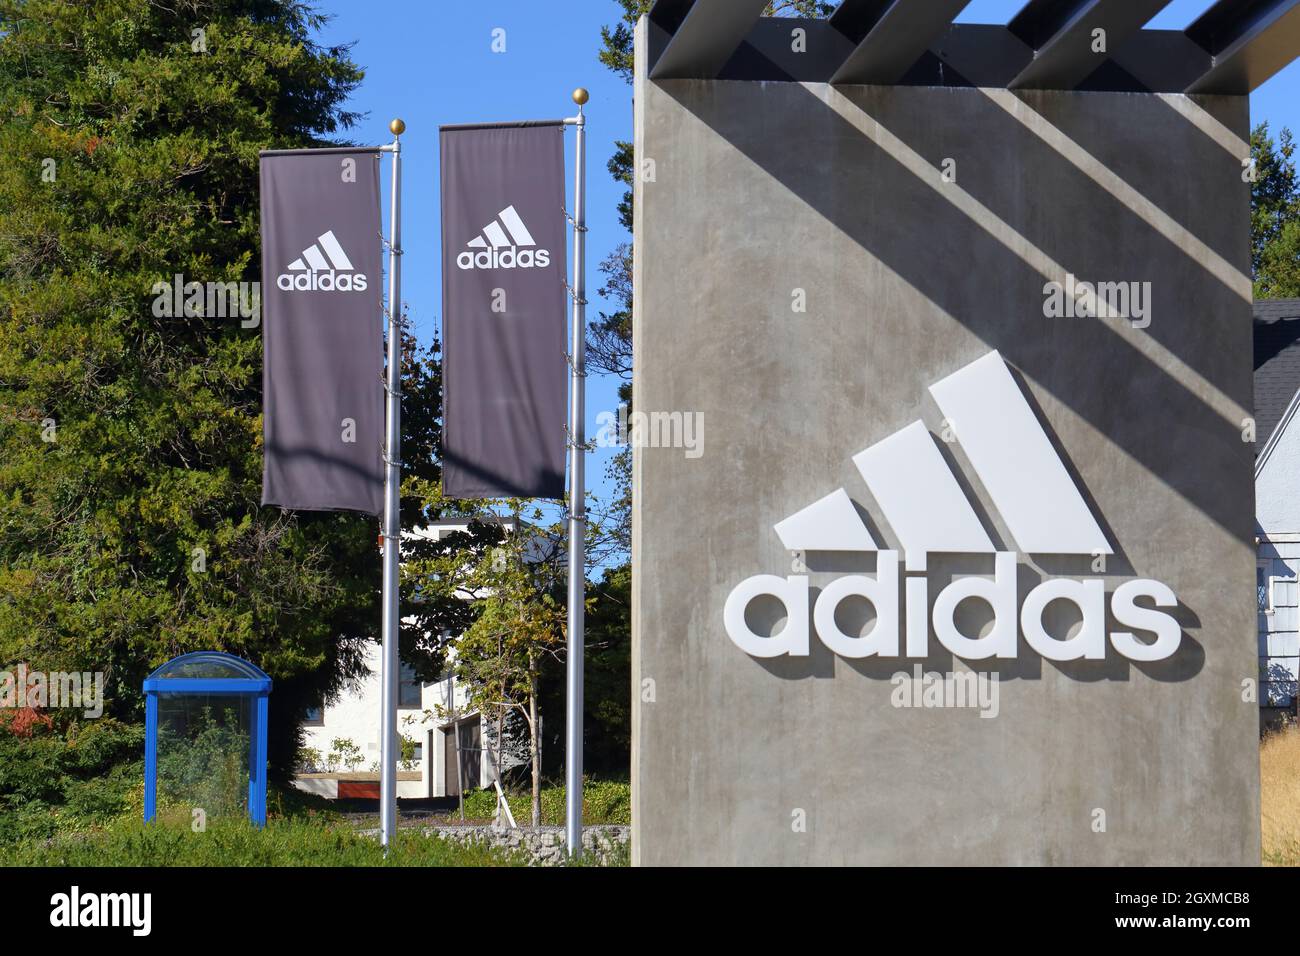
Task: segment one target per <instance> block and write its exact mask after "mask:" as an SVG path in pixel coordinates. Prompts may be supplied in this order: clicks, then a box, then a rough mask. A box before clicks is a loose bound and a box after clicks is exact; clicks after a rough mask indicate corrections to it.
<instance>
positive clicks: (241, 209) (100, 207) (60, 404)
mask: <svg viewBox="0 0 1300 956" xmlns="http://www.w3.org/2000/svg"><path fill="white" fill-rule="evenodd" d="M323 23H324V18H323V17H322V16H320V15H319V14H317V13H315V12H313V11H312V9H311V8H310V7H308V6H307V5H305V4H302V3H298V2H292V0H176V2H174V3H170V4H162V3H157V2H150V0H96V2H94V3H67V2H64V0H0V157H3V161H2V162H0V663H5V664H8V663H11V662H15V661H19V660H26V661H28V662H30V663H31V664H32V666H34V667H39V668H42V669H47V670H48V669H64V670H74V669H75V670H102V671H105V672H106V674H107V680H108V698H109V700H108V703H109V710H110V712H111V713H113V714H115V715H116V716H119V717H124V718H126V719H128V720H138V719H139V716H140V713H141V697H140V682H141V679H142V678H143V677H144V676H145V674H147V673H148V671H149V670H150V669H151V668H152V667H153V666H155V665H157V664H159V663H161V662H162V661H164V660H166V659H168V658H169V657H171V656H173V655H175V654H178V653H181V652H184V651H190V650H195V649H201V648H218V649H222V650H226V651H230V652H232V653H235V654H238V655H240V656H243V657H247V658H249V659H251V660H253V661H255V662H257V663H258V664H260V665H261V666H262V667H263V668H264V669H265V670H266V671H268V672H269V673H270V674H271V676H272V677H273V678H274V679H275V681H276V690H275V693H274V694H273V695H272V700H271V733H272V741H271V746H272V762H273V767H276V768H280V769H285V770H287V769H289V768H291V766H292V763H293V757H294V754H295V751H296V749H297V745H298V741H297V736H298V734H297V731H298V722H299V717H300V715H301V712H302V709H303V707H304V706H306V705H307V704H308V703H312V702H315V701H318V700H320V699H321V698H323V697H325V696H327V695H329V694H330V693H331V692H332V691H333V690H334V689H336V688H337V687H338V685H339V682H340V681H341V680H342V679H343V678H344V677H346V676H347V675H348V674H349V673H350V672H351V671H352V670H353V669H355V666H356V662H357V657H358V651H359V646H358V642H357V639H358V638H361V637H365V636H368V635H372V634H373V632H374V630H375V628H376V622H377V621H378V618H379V613H378V606H377V605H378V601H377V592H378V586H379V561H378V556H377V552H376V549H375V532H376V525H375V522H374V520H373V519H371V518H367V517H361V516H356V515H348V514H299V515H294V514H289V513H285V512H281V511H280V510H278V509H271V508H262V507H260V506H259V498H260V486H261V470H262V455H261V418H260V414H261V347H262V346H261V338H260V329H259V328H257V327H245V325H246V324H247V323H245V322H242V321H241V320H240V319H239V318H238V317H235V318H218V317H213V316H205V317H188V318H187V317H178V318H167V317H159V316H157V315H155V310H154V309H153V308H152V304H153V298H154V294H153V291H152V290H153V287H154V285H155V283H158V282H160V281H163V282H170V281H171V278H172V276H174V275H175V274H178V273H179V274H183V275H184V276H185V277H186V280H187V281H189V280H198V281H204V282H206V281H214V282H227V281H228V282H240V281H250V282H251V281H256V280H258V279H259V261H258V258H259V257H258V195H257V189H258V175H257V166H258V151H259V150H261V149H266V148H290V147H308V146H317V145H327V144H331V143H335V142H336V141H337V140H336V137H337V136H338V134H340V133H341V132H342V131H343V130H345V129H347V128H348V127H349V126H350V125H352V123H353V122H354V120H355V119H356V117H355V116H354V115H353V114H351V113H349V112H347V111H346V110H345V109H344V106H343V104H344V103H345V101H346V99H347V97H348V95H349V93H350V92H351V91H352V90H353V89H354V88H355V87H356V86H357V84H358V83H359V82H360V80H361V77H362V72H361V70H360V69H359V68H358V67H357V66H356V64H354V63H353V62H352V60H351V59H350V57H349V55H348V51H347V49H346V48H344V47H326V46H321V45H319V44H318V43H317V42H316V41H315V40H314V37H315V36H316V34H317V32H318V30H319V28H320V27H321V25H322V24H323Z"/></svg>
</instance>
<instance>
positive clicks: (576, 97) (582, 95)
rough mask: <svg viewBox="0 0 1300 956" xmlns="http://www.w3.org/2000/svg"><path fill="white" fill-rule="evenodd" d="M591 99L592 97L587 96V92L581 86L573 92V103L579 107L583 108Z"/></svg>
mask: <svg viewBox="0 0 1300 956" xmlns="http://www.w3.org/2000/svg"><path fill="white" fill-rule="evenodd" d="M590 98H591V97H590V96H589V95H588V94H587V91H586V90H585V89H583V88H582V87H581V86H580V87H578V88H577V89H576V90H574V91H573V102H575V103H577V104H578V105H579V106H582V105H583V104H584V103H586V102H587V100H589V99H590Z"/></svg>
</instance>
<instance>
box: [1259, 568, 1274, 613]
mask: <svg viewBox="0 0 1300 956" xmlns="http://www.w3.org/2000/svg"><path fill="white" fill-rule="evenodd" d="M1272 563H1273V562H1271V561H1268V560H1261V561H1257V562H1256V563H1255V602H1256V605H1257V606H1258V607H1259V611H1260V613H1261V614H1272V613H1273V582H1274V581H1275V580H1276V578H1274V577H1273V575H1272V574H1271V573H1270V572H1271V571H1272V567H1271V565H1272Z"/></svg>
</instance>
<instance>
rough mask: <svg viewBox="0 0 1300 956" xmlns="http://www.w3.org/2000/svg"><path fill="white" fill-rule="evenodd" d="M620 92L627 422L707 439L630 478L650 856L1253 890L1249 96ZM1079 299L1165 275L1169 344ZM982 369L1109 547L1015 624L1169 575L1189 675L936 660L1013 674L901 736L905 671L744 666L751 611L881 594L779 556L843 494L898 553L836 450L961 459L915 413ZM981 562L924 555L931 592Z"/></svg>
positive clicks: (737, 89) (921, 715) (651, 462)
mask: <svg viewBox="0 0 1300 956" xmlns="http://www.w3.org/2000/svg"><path fill="white" fill-rule="evenodd" d="M641 40H642V42H643V41H644V37H642V38H641ZM635 97H636V110H637V113H636V147H637V168H638V170H640V171H641V177H640V181H639V182H638V183H637V187H636V224H635V242H636V263H635V303H636V315H635V336H636V339H635V350H636V373H635V381H634V387H633V394H634V395H635V396H636V409H637V410H638V411H642V412H654V411H676V412H682V413H687V414H697V415H699V416H702V421H703V423H704V426H705V428H704V439H705V440H704V445H703V454H702V455H700V456H699V457H691V456H688V455H687V454H686V453H685V452H684V451H683V450H682V449H681V448H640V449H638V450H637V452H636V455H635V463H634V480H635V485H634V487H635V493H634V518H633V553H634V558H633V567H634V571H635V578H634V586H633V587H634V590H633V601H634V606H633V629H634V647H635V651H634V655H635V656H634V664H633V667H634V693H633V701H634V707H635V711H634V734H633V736H634V743H633V770H632V774H633V776H632V780H633V844H634V849H633V854H634V861H635V862H640V863H644V864H651V865H662V864H711V863H712V864H730V863H740V864H848V863H859V864H860V863H868V864H938V865H943V864H953V865H969V864H1130V865H1141V864H1168V865H1185V864H1254V863H1257V862H1258V861H1259V852H1260V835H1259V770H1258V739H1257V738H1258V713H1257V704H1256V703H1255V702H1254V698H1253V697H1251V696H1250V695H1249V694H1246V693H1244V690H1245V689H1246V688H1247V687H1248V682H1250V681H1252V680H1254V679H1255V678H1256V677H1257V674H1256V665H1257V662H1256V647H1255V635H1254V628H1255V622H1254V606H1253V590H1252V581H1253V575H1254V570H1253V569H1254V554H1253V541H1252V531H1253V485H1252V453H1253V447H1252V445H1251V444H1249V443H1248V442H1245V441H1243V439H1242V430H1243V422H1244V419H1246V418H1247V417H1248V416H1249V415H1250V410H1251V405H1252V401H1251V395H1252V392H1251V387H1252V386H1251V312H1250V282H1249V277H1248V272H1249V267H1250V262H1249V255H1248V234H1249V227H1248V210H1249V205H1248V202H1249V195H1248V187H1247V185H1246V184H1245V183H1243V182H1242V179H1241V157H1242V156H1244V155H1246V152H1245V148H1244V145H1242V144H1243V142H1244V140H1245V139H1246V138H1247V136H1248V115H1247V106H1246V101H1245V100H1244V98H1211V99H1205V100H1197V101H1192V100H1190V99H1187V98H1182V97H1179V98H1175V99H1167V98H1161V97H1156V96H1152V95H1138V94H1103V93H1034V94H1027V95H1023V96H1020V97H1016V96H1013V95H1012V94H1009V93H1007V92H1005V91H994V90H989V91H984V90H979V89H931V88H906V87H899V88H867V87H860V88H845V89H832V88H830V87H828V86H826V85H825V84H807V85H805V84H797V83H768V84H759V83H749V82H734V81H733V82H726V81H670V82H664V83H651V82H648V81H647V80H646V79H645V78H644V77H643V76H639V77H638V80H637V84H636V90H635ZM946 161H951V163H947V162H946ZM945 170H950V171H951V172H952V174H953V175H954V176H955V179H945V178H944V172H945ZM1067 273H1069V274H1073V275H1074V276H1076V277H1078V278H1079V279H1083V280H1088V281H1138V282H1150V283H1151V295H1152V300H1151V306H1152V307H1151V313H1150V324H1149V326H1148V327H1146V328H1143V329H1136V328H1133V327H1132V325H1131V324H1130V323H1129V322H1126V321H1124V320H1122V319H1097V318H1063V317H1062V318H1049V317H1046V316H1045V315H1044V284H1045V283H1046V282H1048V281H1050V280H1057V281H1062V282H1064V281H1065V279H1066V275H1067ZM800 305H802V311H801V310H800ZM990 349H998V350H1000V351H1001V353H1002V354H1003V356H1004V357H1005V358H1006V359H1007V361H1008V363H1009V364H1010V365H1011V366H1012V367H1013V369H1015V370H1016V372H1017V374H1018V376H1019V377H1020V379H1021V383H1022V385H1023V387H1024V389H1025V390H1026V392H1027V394H1028V396H1029V398H1030V403H1031V406H1032V407H1033V408H1034V409H1035V411H1036V412H1037V413H1038V415H1039V416H1040V418H1041V419H1042V420H1043V422H1044V424H1045V426H1046V429H1047V431H1048V434H1049V435H1050V436H1051V437H1052V439H1053V441H1054V443H1055V445H1056V448H1057V451H1058V452H1059V453H1061V455H1062V457H1063V458H1064V459H1065V460H1066V461H1067V463H1068V464H1069V465H1070V467H1072V469H1073V472H1074V478H1075V481H1076V484H1077V485H1078V486H1079V488H1080V490H1081V492H1082V494H1083V495H1084V497H1085V499H1086V500H1087V501H1088V502H1089V504H1090V505H1091V507H1092V510H1093V512H1094V514H1095V515H1096V517H1097V518H1098V519H1099V521H1100V522H1101V523H1102V526H1103V529H1104V530H1105V531H1106V534H1107V536H1108V538H1109V539H1110V540H1111V542H1112V544H1113V546H1114V547H1115V549H1116V553H1115V554H1114V555H1112V556H1111V557H1110V558H1109V559H1108V561H1107V566H1106V569H1105V573H1103V574H1095V573H1094V571H1093V568H1092V567H1091V559H1090V558H1088V557H1086V556H1082V557H1077V558H1074V557H1063V556H1055V557H1053V556H1048V555H1033V556H1025V555H1021V556H1020V558H1019V562H1020V563H1019V579H1020V582H1021V587H1020V593H1021V596H1022V597H1023V595H1024V593H1025V591H1026V590H1027V589H1028V588H1029V587H1030V586H1032V585H1033V584H1034V583H1037V582H1038V581H1040V580H1044V579H1047V578H1051V577H1057V576H1065V577H1072V578H1076V579H1080V578H1091V577H1100V578H1102V579H1103V580H1105V582H1106V590H1107V592H1108V593H1109V592H1111V591H1113V589H1114V588H1115V586H1116V585H1118V584H1120V583H1122V582H1123V581H1126V580H1130V579H1132V578H1134V577H1145V578H1154V579H1156V580H1158V581H1162V582H1164V583H1165V584H1167V585H1168V586H1169V587H1171V588H1172V589H1173V590H1174V591H1175V592H1176V594H1177V595H1178V597H1179V599H1180V606H1179V608H1178V611H1177V616H1178V619H1179V622H1180V624H1181V625H1182V628H1183V632H1184V633H1183V638H1182V645H1181V648H1180V650H1179V652H1178V653H1177V655H1176V656H1175V657H1174V658H1172V659H1171V660H1168V661H1165V662H1160V663H1157V664H1149V665H1147V664H1135V663H1132V662H1130V661H1128V660H1126V659H1124V658H1121V657H1119V656H1118V655H1117V654H1116V653H1115V652H1114V651H1113V650H1111V651H1110V653H1109V655H1108V657H1107V658H1106V660H1104V661H1090V662H1075V663H1070V664H1054V663H1052V662H1050V661H1046V660H1044V659H1042V658H1041V657H1039V656H1038V655H1036V654H1034V653H1032V652H1031V651H1030V650H1029V649H1028V648H1027V647H1026V646H1025V644H1024V641H1023V638H1022V639H1021V641H1020V649H1019V657H1018V658H1017V659H1016V660H1014V661H1007V662H1002V663H1001V664H1000V666H997V667H992V668H991V667H989V666H988V664H989V662H974V663H971V664H970V665H969V666H968V665H967V664H965V663H963V662H959V661H956V660H954V659H953V658H952V657H951V656H950V655H939V654H934V655H932V657H931V659H929V660H927V661H925V662H923V663H924V666H925V669H926V670H927V671H936V672H950V671H958V672H960V671H963V670H966V669H977V670H983V671H993V672H996V673H997V674H998V676H999V678H1000V709H999V713H998V716H997V717H996V718H995V719H985V718H981V717H980V716H979V713H978V712H977V711H975V710H971V709H947V708H943V709H926V708H902V707H897V706H894V705H893V703H891V695H892V694H893V692H894V691H895V686H894V684H893V683H891V679H890V678H891V675H893V674H894V673H896V672H898V671H909V672H910V671H911V668H912V663H913V662H912V661H904V660H880V659H878V658H867V659H862V660H856V661H852V660H847V659H844V658H840V657H836V656H835V655H832V654H831V653H830V652H829V651H826V650H825V649H824V648H822V647H820V646H819V645H818V644H817V642H816V639H815V638H814V647H813V651H812V654H811V656H809V657H806V658H790V657H786V658H774V659H770V660H760V659H756V658H753V657H750V656H748V655H746V654H745V653H743V652H742V651H741V650H739V649H738V648H737V647H736V646H735V645H733V644H732V642H731V641H730V640H729V639H728V637H727V635H726V633H725V632H724V630H723V625H722V614H723V603H724V602H725V600H726V598H727V595H728V594H729V593H730V591H731V589H732V588H733V587H735V585H736V584H738V583H739V582H740V581H741V580H743V579H745V578H747V577H749V576H751V575H755V574H776V575H782V576H784V575H786V574H791V573H795V571H796V570H797V569H798V567H799V566H800V565H797V564H796V562H797V561H800V560H803V561H805V562H806V566H807V567H808V569H809V574H810V576H811V579H812V582H811V583H812V586H813V588H814V596H815V589H818V588H824V587H825V586H826V584H827V583H829V582H830V581H832V580H835V579H836V578H837V577H839V576H840V575H841V574H844V573H848V572H852V571H861V572H865V573H872V568H873V567H874V565H873V563H872V561H873V560H874V559H871V558H866V557H863V556H855V555H834V554H820V555H818V554H811V553H810V554H808V555H805V556H802V558H801V556H798V555H792V554H791V553H790V552H788V551H786V550H784V549H783V548H782V545H781V542H780V541H779V540H778V538H777V536H776V535H775V533H774V532H773V525H774V524H775V523H776V522H778V521H780V520H781V519H783V518H785V517H787V516H789V515H791V514H793V513H794V512H796V511H797V510H799V509H800V508H803V507H804V506H806V505H808V504H810V503H811V502H813V501H815V500H817V499H819V498H821V497H822V496H824V495H826V494H828V493H830V492H831V491H833V490H835V489H836V488H840V487H843V488H845V489H846V490H847V491H848V492H849V494H850V496H851V497H852V498H853V500H854V501H855V503H856V504H857V506H858V508H859V509H860V511H861V512H862V513H863V514H864V515H866V516H867V519H868V523H869V524H870V526H871V530H872V532H873V533H874V534H876V535H877V540H881V541H884V542H885V543H886V544H888V545H890V546H892V547H897V546H898V543H897V539H896V537H895V536H894V535H893V532H892V530H891V529H890V528H889V527H888V526H887V524H885V523H884V522H882V520H881V517H880V514H881V513H880V511H879V509H877V508H876V507H875V505H874V502H873V501H872V499H871V498H870V496H869V495H868V494H867V492H866V489H865V486H864V485H863V483H862V480H861V478H860V477H859V476H858V475H857V473H856V470H855V469H854V467H853V464H852V462H851V461H850V456H851V455H853V454H855V453H857V452H859V451H861V450H862V449H864V448H866V447H867V446H869V445H871V444H872V443H874V442H876V441H879V440H880V439H882V438H885V437H886V436H888V435H890V434H891V433H893V432H894V431H896V430H897V429H899V428H901V427H903V426H904V425H906V424H908V423H909V422H912V421H915V420H916V419H918V418H919V419H921V420H922V421H924V422H925V423H926V425H927V426H928V427H929V428H930V430H931V431H932V432H934V433H935V434H936V435H939V434H941V432H942V431H943V429H944V426H945V423H944V422H943V420H942V417H941V416H940V415H939V413H938V410H937V408H936V407H935V405H934V404H933V402H932V400H931V399H930V397H929V395H928V393H927V391H926V389H927V387H928V386H929V385H930V384H932V383H934V382H935V381H937V380H939V379H940V378H942V377H944V376H946V375H948V374H950V373H952V372H954V371H956V370H957V369H959V368H961V367H962V366H964V365H965V364H967V363H968V362H971V361H972V360H974V359H976V358H978V357H980V356H981V355H983V354H985V353H987V352H988V351H989V350H990ZM942 447H944V448H945V449H947V451H945V455H947V456H948V457H947V462H948V464H949V466H950V467H951V469H952V470H953V471H954V473H956V474H957V475H959V476H962V477H961V480H962V481H963V483H964V485H965V492H966V495H967V497H968V498H969V499H970V500H971V501H972V503H973V504H974V505H975V507H976V510H977V512H980V513H981V516H982V517H983V518H984V520H985V522H986V524H987V526H988V529H989V531H990V533H991V534H992V535H993V536H994V537H995V540H998V541H1000V542H1001V543H1002V546H1003V550H1013V546H1012V545H1011V544H1010V542H1011V540H1012V539H1011V538H1010V537H1009V535H1008V532H1007V529H1006V527H1005V526H1004V525H1003V523H1002V518H1001V516H1000V515H999V514H998V512H997V509H996V508H995V507H993V506H992V503H991V501H990V500H989V498H988V496H987V495H986V494H985V492H984V489H983V488H982V487H981V486H980V485H979V483H978V481H977V480H976V479H975V477H974V475H975V473H974V471H973V470H972V469H971V467H970V463H969V461H967V460H966V458H965V455H964V452H963V451H962V450H961V447H960V444H959V443H955V444H953V445H945V446H942ZM981 562H982V563H981ZM991 567H992V561H991V559H990V560H985V559H969V560H964V561H957V560H954V559H949V558H932V559H931V562H930V573H929V579H930V582H931V583H930V594H931V599H933V595H934V594H935V593H936V592H937V591H938V590H939V588H940V587H941V586H942V585H943V584H945V583H947V581H948V580H951V578H952V577H953V576H954V575H956V574H961V573H985V574H987V573H989V572H990V571H991ZM1111 623H1112V624H1113V622H1111ZM1055 624H1056V626H1058V627H1059V628H1062V629H1063V630H1061V631H1059V632H1058V633H1060V634H1061V635H1062V636H1063V635H1064V633H1065V630H1064V629H1068V625H1069V624H1070V620H1069V619H1068V615H1064V616H1058V617H1057V618H1056V619H1055ZM979 625H980V622H979V621H978V620H976V621H974V622H973V624H972V625H971V626H973V627H974V628H975V630H976V631H978V628H979ZM968 633H970V632H968Z"/></svg>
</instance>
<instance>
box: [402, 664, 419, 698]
mask: <svg viewBox="0 0 1300 956" xmlns="http://www.w3.org/2000/svg"><path fill="white" fill-rule="evenodd" d="M422 688H423V684H421V682H420V679H419V678H418V677H416V676H415V668H414V667H412V666H411V665H410V664H403V665H402V667H401V671H400V676H399V677H398V685H397V706H398V707H408V708H409V707H419V706H420V704H421V701H422V695H421V690H422Z"/></svg>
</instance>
